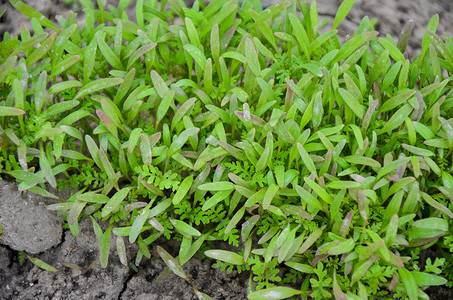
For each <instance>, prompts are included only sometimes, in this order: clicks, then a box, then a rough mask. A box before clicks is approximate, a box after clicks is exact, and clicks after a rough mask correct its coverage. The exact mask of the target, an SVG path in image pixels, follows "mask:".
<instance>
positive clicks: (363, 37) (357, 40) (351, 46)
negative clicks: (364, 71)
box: [331, 31, 378, 64]
mask: <svg viewBox="0 0 453 300" xmlns="http://www.w3.org/2000/svg"><path fill="white" fill-rule="evenodd" d="M377 35H378V32H376V31H368V32H363V33H361V34H359V35H356V36H355V37H353V38H352V39H350V40H349V41H347V42H346V43H345V44H344V45H343V46H342V47H341V48H340V51H338V53H337V55H336V56H335V57H334V58H333V60H332V62H331V63H332V64H333V63H336V62H339V61H342V60H343V59H345V58H348V57H349V56H350V55H351V54H352V53H354V52H355V51H356V50H357V49H359V48H360V47H362V45H363V44H364V43H365V42H367V41H368V40H369V39H371V38H373V37H375V36H377Z"/></svg>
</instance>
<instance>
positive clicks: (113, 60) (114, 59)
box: [96, 35, 123, 70]
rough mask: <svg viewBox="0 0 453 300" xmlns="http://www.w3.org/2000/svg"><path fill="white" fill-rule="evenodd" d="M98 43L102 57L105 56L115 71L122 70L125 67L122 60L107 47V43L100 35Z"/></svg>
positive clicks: (97, 38) (97, 39)
mask: <svg viewBox="0 0 453 300" xmlns="http://www.w3.org/2000/svg"><path fill="white" fill-rule="evenodd" d="M96 42H97V45H98V47H99V50H101V53H102V55H103V56H104V58H105V60H106V61H107V62H108V63H109V64H110V65H111V66H112V67H114V68H115V69H118V70H122V69H123V65H122V64H121V61H120V59H119V58H118V56H116V54H115V53H114V52H113V50H112V49H111V48H110V47H109V46H108V45H107V43H106V42H105V41H104V38H103V37H102V36H101V35H98V36H97V37H96Z"/></svg>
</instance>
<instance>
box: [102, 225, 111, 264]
mask: <svg viewBox="0 0 453 300" xmlns="http://www.w3.org/2000/svg"><path fill="white" fill-rule="evenodd" d="M111 230H112V225H110V226H109V227H108V228H107V230H106V231H105V232H104V234H103V235H102V238H101V239H100V243H101V248H100V255H99V257H100V261H101V267H102V268H104V269H105V268H107V264H108V262H109V254H110V240H111V236H112V235H111Z"/></svg>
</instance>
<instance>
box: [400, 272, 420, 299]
mask: <svg viewBox="0 0 453 300" xmlns="http://www.w3.org/2000/svg"><path fill="white" fill-rule="evenodd" d="M398 274H399V275H400V278H401V281H402V282H403V284H404V287H405V289H406V293H407V296H408V297H409V299H410V300H417V299H418V287H417V282H416V281H415V278H414V276H413V275H412V273H411V272H410V271H408V270H406V269H404V268H398Z"/></svg>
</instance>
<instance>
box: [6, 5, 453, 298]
mask: <svg viewBox="0 0 453 300" xmlns="http://www.w3.org/2000/svg"><path fill="white" fill-rule="evenodd" d="M7 2H8V1H7V0H0V10H1V9H2V8H4V7H6V8H7V11H6V13H5V14H4V15H3V17H2V18H0V38H2V37H3V33H4V32H5V31H8V32H10V33H11V34H18V33H19V32H20V25H21V24H22V23H25V24H29V22H27V19H26V18H25V17H23V16H22V15H20V14H19V13H18V12H16V11H15V10H14V9H13V8H12V7H11V5H10V4H9V3H7ZM24 2H27V3H29V4H30V5H32V6H33V7H35V8H36V9H38V10H39V11H41V12H43V13H44V14H45V15H46V16H47V17H49V18H51V19H55V16H57V15H63V16H64V15H67V13H68V11H69V9H74V7H70V6H67V5H65V4H64V1H60V0H40V1H32V0H28V1H26V0H24ZM109 2H110V3H112V4H113V5H115V4H116V3H117V2H118V0H112V1H109ZM263 2H265V3H268V4H272V3H275V2H277V1H275V0H272V1H270V0H267V1H264V0H263ZM133 3H134V1H132V2H131V5H133ZM317 3H318V7H319V14H320V17H321V18H323V17H330V18H331V19H333V16H334V15H335V12H336V10H337V8H338V6H339V4H340V3H341V0H318V1H317ZM133 11H134V10H133V9H131V12H133ZM436 13H437V14H439V16H440V22H439V27H438V32H439V33H440V34H441V35H442V34H450V35H451V34H452V33H453V27H452V26H451V23H450V20H452V19H453V2H452V1H451V0H435V1H432V0H398V1H396V0H356V3H355V5H354V7H353V9H352V10H351V12H350V13H349V15H348V17H347V18H346V19H345V20H344V21H343V23H342V24H341V26H340V27H339V28H338V29H339V33H340V34H341V35H342V36H345V37H346V36H347V35H349V34H352V33H353V32H354V30H355V29H356V28H357V25H358V24H359V23H360V21H361V20H362V18H363V17H364V16H366V15H367V16H369V17H370V18H376V19H377V20H378V23H377V25H376V29H377V30H378V31H379V32H380V35H381V36H385V35H386V34H391V35H392V36H393V37H394V38H397V36H398V35H399V33H400V32H401V29H402V28H403V26H404V24H405V23H406V22H407V21H408V20H414V31H413V35H412V37H411V40H410V44H409V45H410V48H409V51H408V52H409V57H415V56H416V55H417V54H418V53H419V48H420V44H421V40H422V37H423V34H424V32H425V28H426V25H427V24H428V22H429V20H430V18H431V17H432V15H434V14H436ZM132 19H133V17H132ZM28 26H29V25H28ZM66 197H67V196H66ZM52 201H53V200H50V199H45V198H43V197H39V196H34V195H31V194H27V193H21V192H19V191H18V190H17V186H16V185H14V184H12V183H9V182H8V183H7V182H0V223H1V224H3V227H4V237H3V241H2V242H1V241H0V299H165V300H173V299H197V296H196V295H195V294H194V292H193V289H192V286H191V285H190V284H189V283H187V282H186V281H184V280H183V279H180V278H179V277H176V276H175V275H170V276H169V277H167V278H165V279H164V280H158V277H159V274H161V273H162V271H163V270H164V267H165V265H164V262H163V261H162V260H161V259H160V257H159V256H158V254H157V252H156V249H155V248H154V247H155V245H160V246H162V247H163V248H165V249H166V250H167V251H169V252H170V253H171V254H173V255H177V252H178V246H177V244H176V243H174V242H168V241H165V240H158V241H156V242H155V243H153V245H154V246H153V248H152V249H150V250H151V253H152V256H151V258H150V259H143V260H142V262H141V264H140V266H139V267H138V269H137V272H136V271H134V270H133V269H131V268H129V267H126V266H124V265H122V264H121V262H120V261H119V259H118V256H117V255H116V251H115V249H114V241H112V245H111V246H112V247H111V249H110V260H109V264H108V267H107V268H106V269H103V268H101V267H100V266H99V265H98V264H97V263H96V262H97V261H98V255H99V254H98V252H99V246H98V245H99V243H98V241H97V239H96V237H95V235H94V233H93V229H92V224H91V221H90V220H89V219H85V220H83V221H82V222H81V223H80V234H79V236H77V237H74V236H73V235H72V234H71V233H70V231H68V230H64V231H62V229H61V218H60V217H58V216H57V215H56V213H55V212H50V211H48V210H46V209H45V206H46V205H48V204H50V203H52ZM19 251H26V252H27V253H28V254H29V255H30V256H31V257H35V258H39V259H41V260H43V261H45V262H47V263H48V264H50V265H52V266H54V267H55V268H56V269H57V272H49V271H44V270H42V269H40V268H38V267H37V266H35V265H33V264H32V263H31V262H30V261H29V260H28V259H25V260H24V261H23V262H22V264H21V263H20V261H21V260H23V256H22V254H21V252H19ZM136 252H137V248H136V246H135V245H127V253H128V257H130V258H133V257H135V254H136ZM430 255H431V254H430ZM432 255H435V254H432ZM211 264H212V261H208V260H204V261H201V260H199V259H197V258H193V259H191V260H190V261H189V262H187V263H186V264H185V265H184V266H183V269H184V271H185V272H186V273H187V274H188V275H189V276H190V277H191V278H192V279H194V280H195V281H196V283H197V285H196V288H197V289H198V290H200V291H202V292H204V293H206V294H208V295H210V296H211V297H212V298H214V299H246V281H247V278H248V275H247V274H246V273H242V274H237V273H235V272H233V273H231V274H226V273H224V272H220V271H219V270H217V269H213V268H212V267H211ZM427 292H428V293H429V295H430V297H431V299H453V291H452V290H451V289H448V288H445V287H436V288H432V289H430V290H428V291H427Z"/></svg>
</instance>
